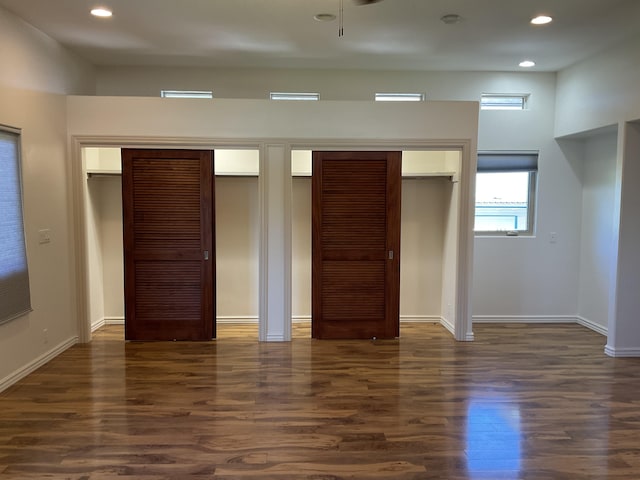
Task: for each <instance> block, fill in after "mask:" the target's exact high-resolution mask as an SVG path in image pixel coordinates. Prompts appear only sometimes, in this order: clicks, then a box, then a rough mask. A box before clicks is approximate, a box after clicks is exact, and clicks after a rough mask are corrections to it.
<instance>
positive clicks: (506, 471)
mask: <svg viewBox="0 0 640 480" xmlns="http://www.w3.org/2000/svg"><path fill="white" fill-rule="evenodd" d="M466 441H467V446H466V454H467V469H468V472H469V474H470V478H474V479H482V478H512V477H513V478H517V475H518V472H520V468H521V462H522V453H523V452H522V447H521V444H522V434H521V427H520V408H519V406H518V405H517V404H514V403H511V402H509V400H508V399H505V398H495V399H483V400H473V401H472V402H471V403H470V404H469V408H468V412H467V439H466Z"/></svg>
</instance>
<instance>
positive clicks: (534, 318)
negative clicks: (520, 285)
mask: <svg viewBox="0 0 640 480" xmlns="http://www.w3.org/2000/svg"><path fill="white" fill-rule="evenodd" d="M577 320H578V319H577V318H576V317H575V316H573V315H474V316H473V323H576V322H577Z"/></svg>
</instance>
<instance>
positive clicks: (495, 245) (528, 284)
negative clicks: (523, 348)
mask: <svg viewBox="0 0 640 480" xmlns="http://www.w3.org/2000/svg"><path fill="white" fill-rule="evenodd" d="M539 80H540V81H539V82H538V83H536V84H535V85H530V86H529V88H530V89H529V90H525V88H527V87H526V86H523V87H522V88H521V89H520V90H521V91H531V92H532V93H531V102H530V110H527V111H513V112H508V111H482V112H481V113H480V122H479V123H480V131H479V134H478V145H479V146H478V150H480V151H482V150H489V151H490V150H507V151H518V150H527V151H538V152H539V158H538V185H537V202H536V229H535V234H534V235H533V236H529V237H528V236H520V237H505V236H502V237H477V238H476V241H475V254H474V256H475V265H474V281H473V285H474V296H473V302H474V321H513V322H520V321H521V322H555V321H575V320H576V313H577V311H578V275H579V265H580V231H581V230H580V229H581V227H580V216H581V211H582V183H581V178H580V171H579V169H578V170H576V165H575V164H572V163H571V162H570V161H569V160H568V159H567V158H566V157H565V156H564V155H563V153H562V151H561V150H560V148H559V146H558V144H557V143H556V141H555V140H554V139H553V119H554V98H555V81H554V78H553V77H550V78H546V79H544V81H542V79H541V78H539ZM533 87H535V88H533ZM513 88H514V89H516V88H517V86H513ZM551 232H555V233H556V234H557V242H555V243H551V241H550V234H551Z"/></svg>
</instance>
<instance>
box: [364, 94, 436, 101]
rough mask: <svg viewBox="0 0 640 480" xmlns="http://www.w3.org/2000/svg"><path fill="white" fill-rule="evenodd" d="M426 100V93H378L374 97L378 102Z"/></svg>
mask: <svg viewBox="0 0 640 480" xmlns="http://www.w3.org/2000/svg"><path fill="white" fill-rule="evenodd" d="M425 99H426V95H425V94H424V93H411V92H406V93H399V92H396V93H392V92H377V93H376V94H375V95H374V100H375V101H376V102H424V101H425Z"/></svg>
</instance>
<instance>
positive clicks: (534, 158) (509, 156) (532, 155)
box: [473, 151, 539, 237]
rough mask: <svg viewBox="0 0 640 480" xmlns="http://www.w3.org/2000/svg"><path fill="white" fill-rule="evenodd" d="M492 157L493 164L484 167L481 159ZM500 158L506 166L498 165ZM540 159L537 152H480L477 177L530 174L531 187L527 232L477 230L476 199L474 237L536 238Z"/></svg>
mask: <svg viewBox="0 0 640 480" xmlns="http://www.w3.org/2000/svg"><path fill="white" fill-rule="evenodd" d="M483 156H485V157H491V159H493V162H487V163H489V164H490V165H489V166H485V165H482V164H483V163H485V162H482V161H481V160H480V159H481V157H483ZM500 157H503V159H504V165H502V166H500V165H498V163H499V161H496V160H498V159H499V158H500ZM538 157H539V153H538V152H537V151H536V152H478V167H477V169H476V176H477V175H478V174H479V173H511V172H514V173H515V172H528V174H529V186H528V197H527V229H526V230H476V229H475V219H476V216H477V215H476V211H477V202H476V201H475V199H474V228H473V233H474V236H478V237H534V236H535V234H536V211H537V189H538Z"/></svg>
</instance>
